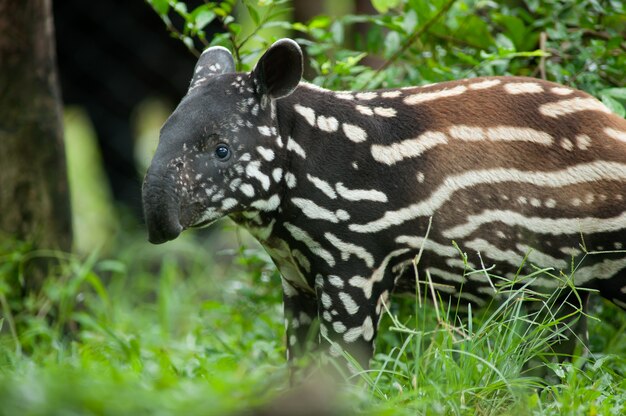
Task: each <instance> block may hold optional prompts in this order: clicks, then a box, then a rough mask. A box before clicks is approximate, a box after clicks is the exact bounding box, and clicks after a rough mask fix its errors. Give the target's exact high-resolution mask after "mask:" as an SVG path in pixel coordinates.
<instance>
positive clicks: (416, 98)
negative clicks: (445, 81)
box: [404, 85, 467, 105]
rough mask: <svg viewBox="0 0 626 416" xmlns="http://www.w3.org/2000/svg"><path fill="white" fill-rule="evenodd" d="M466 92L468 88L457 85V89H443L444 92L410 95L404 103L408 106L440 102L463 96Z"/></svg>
mask: <svg viewBox="0 0 626 416" xmlns="http://www.w3.org/2000/svg"><path fill="white" fill-rule="evenodd" d="M465 91H467V87H466V86H464V85H457V86H456V87H454V88H450V89H443V90H439V91H432V92H420V93H417V94H413V95H409V96H408V97H406V98H405V99H404V103H405V104H406V105H415V104H421V103H425V102H428V101H434V100H438V99H440V98H449V97H454V96H457V95H461V94H463V93H464V92H465Z"/></svg>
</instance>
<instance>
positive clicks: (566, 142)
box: [561, 138, 574, 150]
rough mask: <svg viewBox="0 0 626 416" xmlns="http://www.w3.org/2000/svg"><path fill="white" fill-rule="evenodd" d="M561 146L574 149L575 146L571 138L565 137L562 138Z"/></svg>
mask: <svg viewBox="0 0 626 416" xmlns="http://www.w3.org/2000/svg"><path fill="white" fill-rule="evenodd" d="M561 147H562V148H563V149H565V150H572V149H573V148H574V143H572V141H571V140H570V139H566V138H563V139H561Z"/></svg>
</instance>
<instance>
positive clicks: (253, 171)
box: [246, 161, 270, 191]
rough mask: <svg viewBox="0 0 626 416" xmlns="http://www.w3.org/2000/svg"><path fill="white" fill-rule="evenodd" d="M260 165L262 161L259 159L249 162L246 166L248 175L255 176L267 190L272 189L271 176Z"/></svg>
mask: <svg viewBox="0 0 626 416" xmlns="http://www.w3.org/2000/svg"><path fill="white" fill-rule="evenodd" d="M260 166H261V162H258V161H257V162H250V163H248V166H246V175H248V177H249V178H255V179H257V180H258V181H259V182H261V186H263V189H265V190H266V191H267V190H268V189H270V178H269V176H267V175H266V174H264V173H263V172H261V171H260V170H259V167H260Z"/></svg>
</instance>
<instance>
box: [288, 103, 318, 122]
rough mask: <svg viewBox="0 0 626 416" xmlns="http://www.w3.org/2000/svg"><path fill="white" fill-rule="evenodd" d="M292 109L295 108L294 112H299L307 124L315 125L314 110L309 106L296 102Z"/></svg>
mask: <svg viewBox="0 0 626 416" xmlns="http://www.w3.org/2000/svg"><path fill="white" fill-rule="evenodd" d="M293 109H294V110H296V113H298V114H300V115H301V116H302V117H304V119H305V120H306V121H307V123H309V125H311V126H313V127H315V110H313V109H312V108H310V107H305V106H303V105H300V104H296V105H294V106H293Z"/></svg>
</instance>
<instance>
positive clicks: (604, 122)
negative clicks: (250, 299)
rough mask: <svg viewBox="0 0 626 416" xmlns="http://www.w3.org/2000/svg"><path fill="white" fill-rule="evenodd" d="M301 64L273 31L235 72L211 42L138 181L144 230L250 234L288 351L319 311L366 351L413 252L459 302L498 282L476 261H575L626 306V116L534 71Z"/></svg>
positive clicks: (505, 269) (293, 47) (579, 271)
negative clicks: (314, 80)
mask: <svg viewBox="0 0 626 416" xmlns="http://www.w3.org/2000/svg"><path fill="white" fill-rule="evenodd" d="M302 60H303V59H302V52H301V50H300V48H299V47H298V45H297V44H296V43H295V42H293V41H291V40H289V39H282V40H279V41H278V42H276V43H275V44H273V45H272V46H271V47H270V48H269V49H268V50H267V52H266V53H265V54H264V55H263V56H262V57H261V59H260V60H259V62H258V64H257V65H256V67H255V68H254V70H252V72H250V73H237V72H235V65H234V62H233V58H232V55H231V54H230V52H229V51H228V50H226V49H224V48H221V47H212V48H209V49H207V50H205V51H204V53H203V54H202V56H201V57H200V59H199V60H198V64H197V66H196V68H195V71H194V75H193V79H192V81H191V85H190V87H189V91H188V93H187V95H186V96H185V97H184V98H183V99H182V101H181V102H180V104H179V105H178V107H177V108H176V110H175V111H174V113H173V114H172V115H171V116H170V117H169V119H168V120H167V122H166V123H165V125H164V126H163V128H162V130H161V137H160V142H159V145H158V148H157V150H156V154H155V155H154V159H153V161H152V165H151V166H150V169H149V170H148V172H147V174H146V177H145V182H144V185H143V201H144V208H145V217H146V222H147V225H148V230H149V239H150V241H151V242H153V243H157V244H158V243H163V242H165V241H168V240H172V239H174V238H176V237H177V236H178V235H179V234H180V233H181V231H183V230H185V229H187V228H194V227H201V226H205V225H208V224H210V223H211V222H213V221H215V220H217V219H219V218H222V217H225V216H228V217H230V218H231V219H232V220H233V221H235V222H236V223H237V224H239V225H241V226H243V227H245V228H246V229H248V230H249V231H250V232H251V233H252V235H254V236H255V237H256V238H257V239H258V240H259V242H260V243H261V244H262V245H263V247H264V248H265V249H266V250H267V252H268V253H269V255H270V256H271V257H272V259H273V261H274V262H275V264H276V266H277V267H278V269H279V270H280V273H281V275H282V286H283V295H284V308H285V317H286V322H287V340H288V341H287V342H288V352H289V353H290V357H293V356H294V354H298V353H299V351H301V346H302V344H303V343H304V340H305V338H306V336H307V333H308V331H309V328H310V327H311V324H312V322H313V321H314V320H316V319H319V322H320V326H319V328H320V332H321V334H322V335H324V337H326V338H329V339H331V340H332V341H334V342H335V344H333V345H335V347H334V348H331V351H330V352H331V353H333V354H337V352H338V350H337V348H336V347H337V346H340V347H343V348H345V349H347V350H348V351H349V352H351V353H353V354H355V355H356V356H358V357H359V359H360V360H361V362H362V363H363V364H364V365H366V364H367V360H368V359H369V357H370V356H371V353H372V345H373V341H374V339H375V337H376V332H377V324H378V320H379V317H380V314H381V307H382V302H383V301H385V300H387V298H388V296H389V294H391V293H393V292H394V291H395V292H398V291H415V285H416V274H415V269H414V267H413V264H412V260H413V259H414V258H415V256H416V254H417V253H418V252H419V251H420V249H421V248H423V253H422V255H421V258H420V260H419V263H418V265H417V270H418V273H419V276H420V278H422V277H423V276H426V275H427V273H428V275H429V276H430V278H431V280H432V285H433V287H434V288H436V289H437V290H438V292H439V293H440V294H441V295H442V296H445V297H446V298H447V297H452V298H457V300H460V302H461V303H467V302H469V303H472V304H477V305H481V304H483V303H485V301H486V300H488V299H489V298H490V297H492V296H493V295H494V293H496V290H497V282H498V281H497V280H496V281H495V285H494V282H493V281H491V279H489V278H488V276H487V275H486V273H472V274H468V273H467V272H468V271H469V270H472V269H480V268H482V267H485V268H487V269H489V273H491V274H493V275H498V276H504V277H509V278H513V277H515V276H517V275H518V269H519V268H520V266H521V265H522V264H523V265H524V266H523V267H522V269H521V270H522V274H524V273H523V272H524V270H526V271H530V270H533V268H532V267H533V266H538V267H553V268H554V270H555V271H554V272H553V274H554V275H557V276H558V272H559V270H562V271H563V272H564V273H566V274H568V275H572V273H571V272H572V271H571V268H570V265H571V264H575V265H577V268H576V270H575V272H574V273H573V279H574V282H575V283H576V285H578V286H581V287H586V288H591V289H595V290H597V291H599V293H600V294H601V295H602V296H603V297H605V298H607V299H610V300H611V301H613V302H614V303H616V304H617V305H619V306H621V307H622V308H624V307H626V271H625V270H626V252H624V251H622V249H623V248H624V244H625V243H626V201H625V197H626V121H625V120H624V119H622V118H620V117H618V116H617V115H615V114H612V113H611V112H610V111H609V110H608V109H607V108H606V107H605V106H604V105H603V104H602V103H600V102H599V101H598V100H596V99H595V98H593V97H591V96H589V95H587V94H585V93H583V92H581V91H577V90H574V89H572V88H569V87H565V86H562V85H557V84H553V83H551V82H546V81H542V80H538V79H531V78H519V77H488V78H475V79H466V80H461V81H454V82H445V83H441V84H434V85H427V86H423V87H410V88H403V89H388V90H379V91H367V92H345V91H343V92H334V91H328V90H325V89H322V88H319V87H316V86H314V85H311V84H307V83H303V82H301V76H302ZM431 219H432V225H431V228H430V231H429V233H428V236H427V229H428V224H429V221H431ZM426 236H427V238H426ZM453 241H455V242H456V243H457V244H458V246H459V247H460V248H461V250H463V251H466V252H467V258H466V259H462V258H461V256H460V255H459V251H458V250H457V249H456V248H455V247H454V246H453ZM583 251H605V253H604V254H598V255H587V254H586V253H584V252H583ZM572 258H573V262H572ZM534 284H535V285H536V286H540V287H542V288H544V289H554V288H556V287H557V286H559V285H561V284H562V282H561V281H559V279H557V278H550V277H541V278H538V279H536V280H535V281H534ZM586 293H588V292H580V295H581V297H582V300H583V304H584V302H585V300H586V295H585V294H586ZM565 297H567V295H566V296H565ZM320 340H321V342H322V343H323V344H325V345H327V343H326V341H324V338H323V337H320Z"/></svg>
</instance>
